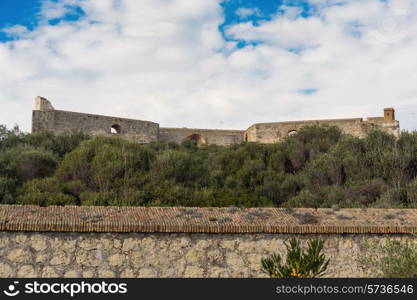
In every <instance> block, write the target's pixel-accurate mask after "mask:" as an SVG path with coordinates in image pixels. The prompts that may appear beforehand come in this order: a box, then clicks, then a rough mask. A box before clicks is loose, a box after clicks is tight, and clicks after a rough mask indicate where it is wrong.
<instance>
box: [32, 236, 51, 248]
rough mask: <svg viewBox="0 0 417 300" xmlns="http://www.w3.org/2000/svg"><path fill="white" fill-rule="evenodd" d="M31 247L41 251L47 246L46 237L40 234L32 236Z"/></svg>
mask: <svg viewBox="0 0 417 300" xmlns="http://www.w3.org/2000/svg"><path fill="white" fill-rule="evenodd" d="M32 248H33V249H34V250H35V251H43V250H45V249H46V248H48V244H47V242H46V238H45V237H44V236H42V235H40V234H39V235H36V236H34V237H32Z"/></svg>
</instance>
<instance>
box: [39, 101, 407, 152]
mask: <svg viewBox="0 0 417 300" xmlns="http://www.w3.org/2000/svg"><path fill="white" fill-rule="evenodd" d="M312 125H327V126H338V127H339V128H340V129H341V130H342V131H343V132H344V133H346V134H351V135H353V136H357V137H360V138H362V137H364V136H366V134H367V133H368V132H370V131H371V130H372V129H375V128H379V129H381V130H382V131H385V132H388V133H390V134H393V135H394V136H398V135H399V133H400V125H399V122H398V121H396V120H395V111H394V109H393V108H385V109H384V116H383V117H372V118H366V119H361V118H358V119H340V120H315V121H294V122H270V123H259V124H254V125H252V126H250V127H249V128H248V129H247V130H220V129H195V128H160V127H159V124H157V123H153V122H149V121H142V120H132V119H125V118H118V117H109V116H100V115H93V114H85V113H76V112H70V111H62V110H55V109H54V107H53V106H52V104H51V103H50V102H49V101H48V100H47V99H45V98H42V97H37V98H36V99H35V110H33V113H32V132H39V131H51V132H53V133H62V132H64V131H71V130H81V131H83V132H85V133H88V134H90V135H92V136H97V135H112V134H113V135H119V136H120V137H123V138H126V139H129V140H132V141H134V142H139V143H149V142H152V141H164V142H176V143H181V142H182V141H185V140H192V141H195V142H196V143H197V145H199V146H202V145H223V146H228V145H232V144H239V143H241V142H258V143H276V142H280V141H282V140H283V139H284V138H285V137H287V136H288V135H290V134H294V133H296V132H297V131H298V130H300V129H301V128H302V127H304V126H312Z"/></svg>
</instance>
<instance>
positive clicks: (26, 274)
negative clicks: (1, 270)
mask: <svg viewBox="0 0 417 300" xmlns="http://www.w3.org/2000/svg"><path fill="white" fill-rule="evenodd" d="M17 277H21V278H33V277H37V274H36V272H35V269H34V268H33V266H31V265H24V266H21V267H20V268H19V270H18V271H17Z"/></svg>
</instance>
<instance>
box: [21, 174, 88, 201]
mask: <svg viewBox="0 0 417 300" xmlns="http://www.w3.org/2000/svg"><path fill="white" fill-rule="evenodd" d="M17 202H18V203H19V204H33V205H40V206H48V205H79V204H80V203H79V202H78V201H77V199H76V197H74V196H72V195H70V194H66V193H65V192H64V185H63V184H62V183H61V182H60V181H59V180H57V179H56V178H53V177H52V178H44V179H34V180H31V181H28V182H27V183H25V184H24V186H23V189H22V193H21V195H20V196H19V197H18V200H17Z"/></svg>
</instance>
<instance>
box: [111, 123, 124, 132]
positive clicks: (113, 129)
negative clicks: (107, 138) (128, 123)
mask: <svg viewBox="0 0 417 300" xmlns="http://www.w3.org/2000/svg"><path fill="white" fill-rule="evenodd" d="M110 133H111V134H120V133H122V127H120V125H119V124H114V125H113V126H112V127H111V128H110Z"/></svg>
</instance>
